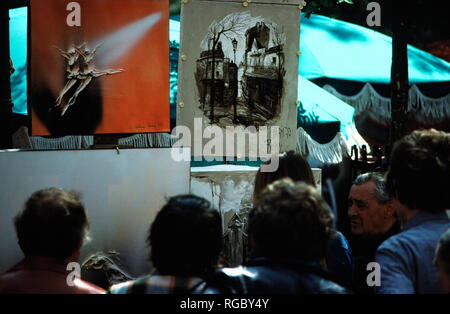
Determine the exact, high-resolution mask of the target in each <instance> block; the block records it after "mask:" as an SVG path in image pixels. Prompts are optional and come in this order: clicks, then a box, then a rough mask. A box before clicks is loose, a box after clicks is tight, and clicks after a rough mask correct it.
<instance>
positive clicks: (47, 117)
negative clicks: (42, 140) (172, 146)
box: [30, 0, 170, 136]
mask: <svg viewBox="0 0 450 314" xmlns="http://www.w3.org/2000/svg"><path fill="white" fill-rule="evenodd" d="M70 2H71V1H68V0H46V1H41V0H32V1H31V2H30V30H31V51H30V58H31V60H30V63H31V67H30V69H31V76H30V87H31V90H30V95H31V109H32V135H41V136H42V135H69V134H71V135H81V134H96V133H97V134H98V133H142V132H167V131H169V110H170V109H169V46H168V41H169V35H168V23H169V1H168V0H78V1H76V2H77V3H79V4H80V7H81V26H68V25H67V23H66V19H67V15H68V14H70V12H71V11H67V10H66V7H67V4H68V3H70ZM158 13H159V14H160V15H159V16H160V18H159V19H158V21H157V22H156V23H154V24H153V25H152V26H151V27H147V28H146V29H142V26H141V27H140V29H137V30H136V27H134V28H133V27H129V26H130V25H134V24H136V22H139V21H142V20H145V18H146V17H148V16H151V15H152V14H158ZM133 23H134V24H133ZM141 24H142V23H141ZM138 28H139V26H138ZM127 31H129V32H130V33H129V34H126V32H127ZM136 31H138V32H139V33H140V34H138V35H136ZM115 34H117V36H116V37H117V38H114V40H113V41H112V42H113V45H112V46H111V44H108V43H107V44H105V45H103V44H102V45H101V46H99V47H98V49H97V53H96V54H95V57H94V59H93V63H94V64H95V66H96V67H97V68H98V69H100V70H105V69H111V70H117V69H123V70H124V71H123V72H121V73H118V74H112V75H104V76H101V77H98V78H94V79H92V81H91V83H90V84H89V85H88V86H87V87H86V88H85V89H84V90H83V91H82V92H81V93H80V94H79V96H78V97H77V99H76V102H75V104H74V105H72V106H70V107H69V108H68V110H67V112H66V113H65V114H64V115H63V116H61V111H60V110H57V109H58V108H56V107H54V106H55V101H56V99H57V98H58V96H59V93H60V91H61V90H62V89H63V88H64V86H65V84H66V82H67V78H66V66H67V63H66V59H65V58H64V57H62V56H61V54H60V53H59V51H58V50H57V49H56V48H55V47H58V48H60V49H62V50H64V51H66V50H67V49H68V48H69V47H71V46H75V45H80V44H82V43H83V42H86V43H87V44H88V47H89V48H90V49H91V50H92V49H93V48H94V43H95V42H99V41H100V42H101V41H102V39H103V38H111V37H114V36H115ZM136 37H138V40H135V39H136ZM130 39H133V40H131V41H130ZM117 51H121V53H120V54H119V57H115V58H112V61H111V62H109V63H108V64H106V65H101V64H102V60H101V58H103V57H104V56H111V54H114V53H116V55H117ZM110 59H111V58H110ZM77 86H78V84H76V86H74V87H72V88H71V90H70V91H69V92H68V93H67V94H66V95H67V96H66V97H65V101H67V99H68V98H70V96H71V95H73V93H74V92H75V90H76V88H77Z"/></svg>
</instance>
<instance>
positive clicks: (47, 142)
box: [30, 136, 94, 150]
mask: <svg viewBox="0 0 450 314" xmlns="http://www.w3.org/2000/svg"><path fill="white" fill-rule="evenodd" d="M30 141H31V148H32V149H42V150H53V149H84V148H88V147H89V146H90V145H92V144H93V142H94V138H93V136H64V137H60V138H44V137H40V136H31V137H30Z"/></svg>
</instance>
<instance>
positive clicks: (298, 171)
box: [253, 151, 354, 287]
mask: <svg viewBox="0 0 450 314" xmlns="http://www.w3.org/2000/svg"><path fill="white" fill-rule="evenodd" d="M278 158H279V166H278V169H277V170H276V171H274V172H262V171H261V168H260V169H259V170H258V172H257V173H256V177H255V189H254V191H253V202H254V203H255V202H256V201H257V200H258V198H259V196H260V195H261V193H262V191H263V190H264V189H265V188H266V187H267V186H268V185H269V184H271V183H273V182H275V181H277V180H279V179H282V178H290V179H292V180H293V181H294V182H298V181H302V182H305V183H307V184H309V185H312V186H313V187H315V188H317V186H316V183H315V181H314V176H313V172H312V170H311V167H310V165H309V164H308V162H307V161H306V160H305V158H303V157H302V156H301V155H300V154H298V153H296V152H294V151H289V152H286V153H283V154H281V155H280V156H279V157H278ZM269 162H270V160H268V161H266V162H265V164H268V163H269ZM330 223H331V224H334V223H333V222H330ZM330 227H334V226H330ZM323 264H324V266H325V267H326V268H327V269H328V271H329V272H330V273H331V274H332V275H334V277H335V279H336V281H337V282H338V283H339V284H341V285H342V286H345V287H350V286H351V283H352V280H353V272H354V265H353V255H352V251H351V248H350V245H349V244H348V241H347V239H346V238H345V236H344V235H343V234H342V233H341V232H339V231H334V232H333V234H332V235H331V238H330V242H329V245H328V252H327V255H326V259H325V261H323Z"/></svg>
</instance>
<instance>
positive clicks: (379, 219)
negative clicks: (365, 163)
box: [348, 172, 400, 293]
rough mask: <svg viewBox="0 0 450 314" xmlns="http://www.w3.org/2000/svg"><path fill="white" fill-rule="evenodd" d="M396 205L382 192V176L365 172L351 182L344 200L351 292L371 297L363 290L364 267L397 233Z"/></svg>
mask: <svg viewBox="0 0 450 314" xmlns="http://www.w3.org/2000/svg"><path fill="white" fill-rule="evenodd" d="M395 204H396V202H395V201H394V200H392V198H391V196H390V195H389V194H388V193H387V191H386V185H385V180H384V177H383V175H382V174H380V173H376V172H369V173H364V174H361V175H359V176H358V177H357V178H356V180H355V181H354V182H353V185H352V187H351V189H350V193H349V197H348V216H349V218H350V222H351V232H352V234H353V237H351V238H350V244H351V247H352V251H353V255H354V258H355V278H354V287H353V288H354V290H355V291H356V292H359V293H372V292H373V290H372V287H368V286H367V281H366V278H367V275H368V274H369V271H367V269H366V268H367V264H368V263H370V262H374V261H375V252H376V250H377V248H378V247H379V246H380V244H381V243H382V242H383V241H384V240H386V239H387V238H389V237H390V236H391V235H394V234H396V233H398V232H399V231H400V226H399V223H398V221H397V218H396V214H395V210H394V206H395Z"/></svg>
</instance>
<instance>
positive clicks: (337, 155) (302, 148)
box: [297, 127, 347, 164]
mask: <svg viewBox="0 0 450 314" xmlns="http://www.w3.org/2000/svg"><path fill="white" fill-rule="evenodd" d="M346 151H347V145H346V143H345V139H344V136H343V135H342V133H341V132H338V133H337V134H336V136H335V137H334V138H333V139H332V140H331V141H330V142H328V143H326V144H320V143H318V142H316V141H315V140H313V139H312V138H311V136H310V135H309V134H308V133H307V132H306V131H305V130H304V129H303V128H302V127H299V128H298V129H297V152H298V153H299V154H301V155H304V156H310V157H311V158H314V159H316V160H319V161H320V162H323V163H331V164H336V163H340V162H341V161H342V154H343V153H344V152H346Z"/></svg>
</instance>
